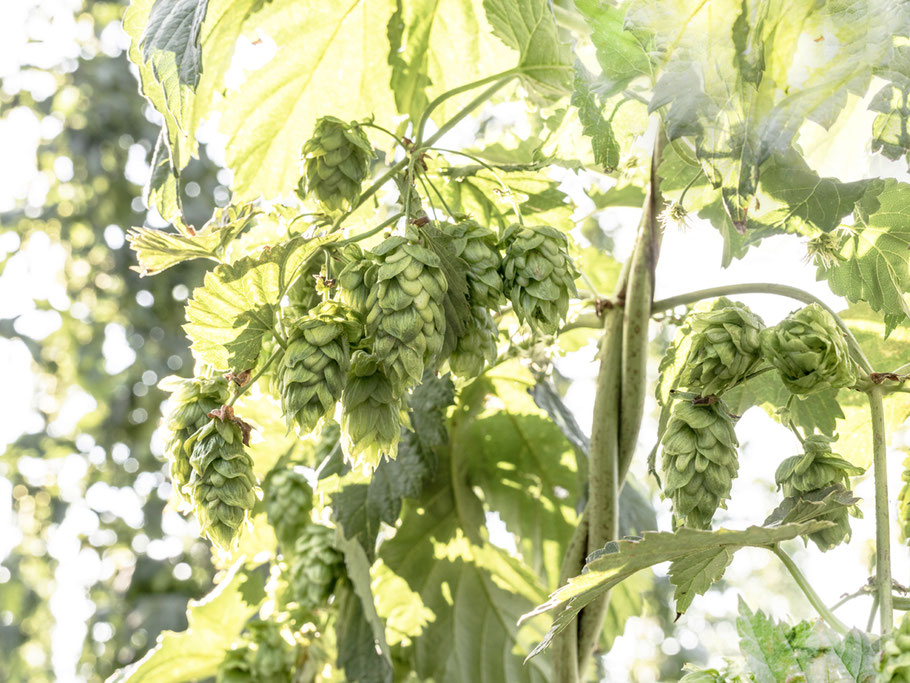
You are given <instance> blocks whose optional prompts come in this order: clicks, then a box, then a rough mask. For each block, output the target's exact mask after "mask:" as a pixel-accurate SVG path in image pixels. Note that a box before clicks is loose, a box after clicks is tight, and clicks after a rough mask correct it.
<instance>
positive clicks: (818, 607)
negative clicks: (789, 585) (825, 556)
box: [771, 543, 850, 635]
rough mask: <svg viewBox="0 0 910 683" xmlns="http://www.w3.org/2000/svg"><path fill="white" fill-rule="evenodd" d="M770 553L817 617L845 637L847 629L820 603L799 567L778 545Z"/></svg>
mask: <svg viewBox="0 0 910 683" xmlns="http://www.w3.org/2000/svg"><path fill="white" fill-rule="evenodd" d="M771 552H773V553H774V554H775V555H777V557H778V558H779V559H780V561H781V562H782V563H783V564H784V566H785V567H786V568H787V571H789V572H790V576H792V577H793V580H794V581H796V585H797V586H799V587H800V589H801V590H802V591H803V594H804V595H805V596H806V598H807V599H808V600H809V602H810V603H812V606H813V607H814V608H815V611H816V612H818V614H819V616H820V617H821V618H822V619H824V620H825V621H827V622H828V625H829V626H830V627H831V628H833V629H834V630H835V631H837V632H838V633H840V634H841V635H846V633H847V631H849V630H850V629H848V628H847V627H846V626H845V625H844V623H843V622H842V621H841V620H840V619H838V618H837V617H836V616H835V615H834V613H833V612H832V611H831V610H829V609H828V607H827V605H825V603H824V602H823V601H822V599H821V598H820V597H819V596H818V593H816V592H815V589H814V588H812V584H810V583H809V580H808V579H807V578H806V577H805V575H804V574H803V573H802V572H801V571H800V569H799V567H797V566H796V563H795V562H794V561H793V558H791V557H790V556H789V555H788V554H787V553H786V552H784V550H783V549H782V548H781V547H780V544H777V543H775V544H774V545H773V546H771Z"/></svg>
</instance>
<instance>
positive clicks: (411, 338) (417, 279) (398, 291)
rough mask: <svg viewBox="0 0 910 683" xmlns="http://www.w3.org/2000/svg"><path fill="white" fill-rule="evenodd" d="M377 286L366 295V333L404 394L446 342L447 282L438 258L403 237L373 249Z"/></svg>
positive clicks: (392, 378) (396, 385)
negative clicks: (445, 305) (444, 305)
mask: <svg viewBox="0 0 910 683" xmlns="http://www.w3.org/2000/svg"><path fill="white" fill-rule="evenodd" d="M373 255H374V257H375V258H376V261H377V265H378V269H377V271H376V286H375V287H374V288H373V289H371V290H370V293H369V296H368V297H367V303H366V307H367V310H368V311H369V312H368V313H367V319H366V323H367V330H368V332H369V334H370V335H371V336H373V351H374V353H375V355H376V357H377V358H378V359H381V361H382V363H383V366H384V367H385V369H386V371H387V373H388V378H389V380H390V381H391V383H392V388H393V390H394V391H395V393H396V395H398V396H401V395H402V394H403V393H404V392H405V391H406V390H407V389H410V388H411V387H414V386H416V385H418V384H419V383H420V380H421V378H422V377H423V371H424V368H427V367H429V368H434V367H435V366H434V364H435V363H436V362H437V360H438V356H439V352H440V351H441V350H442V345H443V342H444V341H445V328H446V318H445V311H444V309H443V300H444V297H445V293H446V288H447V283H446V279H445V276H444V275H443V273H442V270H441V268H440V266H441V264H440V261H439V257H438V256H437V255H436V254H435V253H433V252H432V251H430V250H429V249H427V248H426V247H424V246H422V245H420V244H418V243H416V242H414V241H410V240H408V239H406V238H404V237H391V238H389V239H387V240H385V241H384V242H383V243H382V244H380V245H379V246H378V247H376V249H374V250H373Z"/></svg>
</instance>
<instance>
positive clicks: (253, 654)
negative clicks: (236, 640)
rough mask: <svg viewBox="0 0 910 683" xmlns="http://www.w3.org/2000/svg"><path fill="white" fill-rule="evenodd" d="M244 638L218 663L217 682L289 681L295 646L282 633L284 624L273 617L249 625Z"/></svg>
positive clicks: (255, 682)
mask: <svg viewBox="0 0 910 683" xmlns="http://www.w3.org/2000/svg"><path fill="white" fill-rule="evenodd" d="M247 629H248V633H247V634H246V635H245V637H244V639H243V642H241V643H240V644H239V645H236V646H235V647H233V648H231V649H230V650H228V651H227V652H226V653H225V656H224V659H223V660H221V664H220V665H219V667H218V675H217V681H218V683H258V682H259V681H275V682H276V683H282V682H283V683H289V682H290V680H291V674H292V672H293V670H294V650H293V648H292V647H291V646H290V645H289V644H288V642H287V641H286V640H285V639H284V638H283V637H282V636H281V626H279V625H278V624H277V623H274V622H271V621H259V620H257V621H254V622H251V623H250V624H248V625H247Z"/></svg>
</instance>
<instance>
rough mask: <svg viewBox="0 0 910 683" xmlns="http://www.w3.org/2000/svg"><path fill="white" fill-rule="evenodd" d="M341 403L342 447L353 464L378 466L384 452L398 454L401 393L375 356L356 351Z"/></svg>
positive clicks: (390, 454)
mask: <svg viewBox="0 0 910 683" xmlns="http://www.w3.org/2000/svg"><path fill="white" fill-rule="evenodd" d="M341 406H342V412H341V447H342V450H343V451H344V455H345V457H346V458H347V459H348V460H349V461H350V462H351V463H354V464H361V463H365V464H368V465H370V466H372V467H375V466H376V465H378V464H379V460H380V458H381V457H382V456H383V454H386V455H388V456H389V457H391V458H394V457H395V455H396V454H397V453H398V439H399V438H400V436H401V423H402V402H401V396H400V395H399V394H398V393H397V392H396V391H395V390H394V388H393V387H392V382H391V381H390V380H389V378H388V376H387V375H386V373H385V370H384V368H383V366H382V364H380V363H379V362H378V361H377V360H376V358H375V356H371V355H369V354H368V353H366V352H365V351H355V352H354V354H353V356H352V357H351V372H350V374H349V375H348V382H347V385H346V386H345V388H344V393H343V394H342V395H341Z"/></svg>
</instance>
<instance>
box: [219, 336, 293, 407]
mask: <svg viewBox="0 0 910 683" xmlns="http://www.w3.org/2000/svg"><path fill="white" fill-rule="evenodd" d="M283 354H284V348H283V347H281V346H279V347H278V348H277V349H275V350H274V351H272V355H271V356H269V357H268V358H267V359H266V361H265V363H263V364H262V367H261V368H259V370H258V371H257V372H256V374H255V375H253V376H252V377H250V379H249V381H248V382H247V383H246V384H244V385H243V386H242V387H240V388H239V389H238V390H237V393H236V394H234V395H233V396H231V397H230V399H228V402H227V403H226V404H225V405H229V406H232V405H234V404H235V403H236V402H237V399H238V398H240V397H241V396H243V395H244V394H245V393H246V392H247V391H248V390H249V388H250V387H252V386H253V385H254V384H256V382H257V381H258V380H259V378H260V377H262V376H263V375H264V374H265V371H266V370H268V369H269V366H270V365H271V364H272V363H273V362H274V361H275V359H276V358H278V357H279V356H281V355H283Z"/></svg>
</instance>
